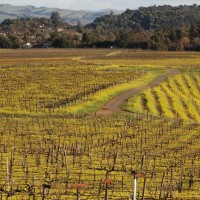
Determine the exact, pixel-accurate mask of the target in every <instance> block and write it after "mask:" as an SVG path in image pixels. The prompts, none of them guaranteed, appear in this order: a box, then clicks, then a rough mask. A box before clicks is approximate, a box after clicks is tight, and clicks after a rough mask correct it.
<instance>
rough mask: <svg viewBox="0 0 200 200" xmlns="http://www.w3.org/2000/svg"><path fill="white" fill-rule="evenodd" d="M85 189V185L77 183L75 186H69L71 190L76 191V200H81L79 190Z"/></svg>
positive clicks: (86, 185)
mask: <svg viewBox="0 0 200 200" xmlns="http://www.w3.org/2000/svg"><path fill="white" fill-rule="evenodd" d="M86 187H88V184H87V183H77V184H73V185H71V188H72V189H76V200H81V193H80V190H81V188H86Z"/></svg>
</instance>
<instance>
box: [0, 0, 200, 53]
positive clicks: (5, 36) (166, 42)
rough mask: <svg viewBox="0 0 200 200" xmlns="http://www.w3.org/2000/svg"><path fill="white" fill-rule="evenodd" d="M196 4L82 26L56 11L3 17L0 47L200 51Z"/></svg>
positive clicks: (157, 8) (139, 12)
mask: <svg viewBox="0 0 200 200" xmlns="http://www.w3.org/2000/svg"><path fill="white" fill-rule="evenodd" d="M199 19H200V6H198V5H196V4H193V5H191V6H186V5H181V6H177V7H173V6H169V5H164V6H150V7H140V8H139V9H138V10H130V9H127V10H126V11H125V12H124V13H122V14H120V15H114V13H113V12H111V13H110V14H109V15H104V16H101V17H98V18H96V20H95V21H94V22H93V23H91V24H88V25H86V26H84V27H83V26H82V25H81V23H80V22H78V23H77V25H76V26H72V25H69V24H68V23H66V22H63V21H62V19H61V17H60V14H59V13H58V12H53V13H52V15H51V17H50V19H47V18H18V19H6V20H4V21H3V22H2V23H1V24H0V32H1V35H0V47H1V48H21V47H22V44H23V43H26V42H30V43H32V44H33V45H34V46H35V47H41V45H42V44H44V43H48V44H50V45H49V46H48V47H50V46H51V47H55V48H69V47H73V48H75V47H97V48H108V47H117V48H134V49H150V50H171V51H182V50H190V51H191V50H194V51H199V50H200V20H199Z"/></svg>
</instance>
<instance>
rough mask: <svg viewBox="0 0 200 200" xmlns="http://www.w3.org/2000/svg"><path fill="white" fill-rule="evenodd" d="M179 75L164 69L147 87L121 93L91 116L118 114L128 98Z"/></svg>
mask: <svg viewBox="0 0 200 200" xmlns="http://www.w3.org/2000/svg"><path fill="white" fill-rule="evenodd" d="M178 73H180V72H179V71H178V70H177V69H172V68H170V69H166V73H164V74H162V75H161V76H159V77H157V78H155V79H154V80H153V81H152V82H151V83H149V84H148V85H144V86H140V87H137V88H134V89H131V90H127V91H125V92H123V93H121V94H120V95H118V96H116V97H114V98H113V99H112V100H110V101H109V102H107V103H106V104H105V105H104V106H102V107H101V108H100V109H99V110H98V111H96V112H95V113H92V114H91V115H92V116H108V115H112V114H113V113H115V112H120V111H122V110H121V106H122V105H123V104H124V103H125V101H126V100H127V99H129V98H130V97H132V96H133V95H134V94H137V93H139V92H141V91H143V90H146V89H149V88H152V87H156V86H158V85H159V84H160V83H162V82H164V81H165V80H167V78H168V77H169V76H171V75H176V74H178Z"/></svg>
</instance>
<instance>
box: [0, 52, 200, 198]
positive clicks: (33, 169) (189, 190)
mask: <svg viewBox="0 0 200 200" xmlns="http://www.w3.org/2000/svg"><path fill="white" fill-rule="evenodd" d="M199 57H200V56H199V54H198V53H184V52H181V53H176V54H175V53H165V52H158V53H155V52H134V51H127V50H121V51H118V50H116V51H113V50H89V49H88V50H53V49H52V50H45V51H43V50H39V52H37V51H36V50H30V51H29V50H16V51H15V50H2V53H1V56H0V62H1V67H0V77H1V78H0V167H1V170H0V200H4V199H8V200H18V199H20V200H21V199H23V200H32V199H33V200H39V199H42V200H65V199H66V200H75V199H77V200H84V199H85V200H90V199H91V200H95V199H99V200H100V199H105V200H108V199H112V200H123V199H124V200H129V199H132V198H133V182H134V176H135V177H137V189H136V197H137V199H146V200H147V199H152V200H153V199H163V200H164V199H184V200H188V199H200V134H199V133H200V126H199V122H200V79H199V77H200V71H199V64H198V63H200V59H199ZM172 69H173V70H174V71H175V70H176V74H169V78H167V79H166V80H164V81H162V82H161V80H160V83H159V82H157V84H156V85H157V86H156V87H153V86H152V88H148V87H147V86H148V85H149V84H152V81H153V80H155V79H157V80H159V77H161V76H163V75H164V74H166V73H169V71H170V70H172ZM134 88H135V89H137V90H139V89H141V90H143V91H140V92H139V93H138V94H136V95H134V96H133V97H131V98H130V99H128V100H127V101H126V102H125V103H124V105H123V109H124V110H121V112H117V113H113V114H112V115H109V116H98V112H97V111H98V109H100V107H102V106H103V105H104V104H105V103H106V102H108V101H110V100H111V99H113V97H115V96H117V95H119V94H121V93H123V92H125V91H127V90H131V89H134ZM138 88H139V89H138ZM145 88H148V89H146V90H145ZM95 112H96V114H95V115H93V114H91V113H95ZM105 112H106V110H105Z"/></svg>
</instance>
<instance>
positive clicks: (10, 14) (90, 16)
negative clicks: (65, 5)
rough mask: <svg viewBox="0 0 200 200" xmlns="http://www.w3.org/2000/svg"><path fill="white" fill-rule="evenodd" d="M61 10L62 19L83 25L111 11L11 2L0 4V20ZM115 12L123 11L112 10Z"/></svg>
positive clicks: (45, 14)
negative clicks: (11, 3)
mask: <svg viewBox="0 0 200 200" xmlns="http://www.w3.org/2000/svg"><path fill="white" fill-rule="evenodd" d="M55 11H57V12H59V13H60V16H61V17H62V20H63V21H65V22H68V23H70V24H76V23H77V22H78V21H80V22H81V23H82V24H83V25H86V24H89V23H91V22H93V21H94V20H95V19H96V17H99V16H102V15H106V14H109V13H110V11H111V10H110V9H106V10H101V11H85V10H79V11H75V10H69V9H59V8H47V7H39V8H37V7H35V6H30V5H28V6H13V5H10V4H0V22H2V21H3V20H4V19H16V18H17V17H46V18H49V17H50V15H51V13H52V12H55ZM112 11H113V12H114V13H115V14H120V13H121V11H117V10H112Z"/></svg>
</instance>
